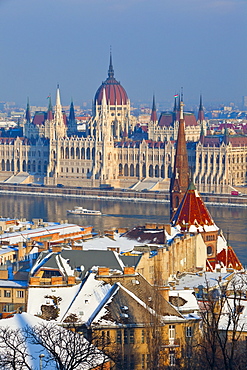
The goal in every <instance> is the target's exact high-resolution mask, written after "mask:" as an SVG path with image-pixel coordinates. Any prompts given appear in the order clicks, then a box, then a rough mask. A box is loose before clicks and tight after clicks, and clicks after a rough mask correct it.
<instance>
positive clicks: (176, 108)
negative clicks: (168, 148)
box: [173, 94, 180, 126]
mask: <svg viewBox="0 0 247 370" xmlns="http://www.w3.org/2000/svg"><path fill="white" fill-rule="evenodd" d="M179 104H180V98H179V95H178V94H175V95H174V106H173V126H174V125H175V122H176V120H177V114H178V112H179V106H180V105H179Z"/></svg>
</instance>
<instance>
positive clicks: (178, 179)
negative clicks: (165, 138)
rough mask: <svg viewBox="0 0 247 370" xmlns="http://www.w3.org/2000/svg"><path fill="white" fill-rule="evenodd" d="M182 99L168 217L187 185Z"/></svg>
mask: <svg viewBox="0 0 247 370" xmlns="http://www.w3.org/2000/svg"><path fill="white" fill-rule="evenodd" d="M183 107H184V103H183V99H181V102H180V119H179V127H178V138H177V144H176V154H175V159H174V169H173V174H172V178H171V182H170V217H171V218H172V216H173V215H174V213H175V212H176V210H177V209H178V206H179V204H180V202H181V201H182V199H183V197H184V194H185V192H186V191H187V189H188V186H189V164H188V155H187V148H186V140H185V122H184V113H183Z"/></svg>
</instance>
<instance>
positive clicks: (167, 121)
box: [158, 112, 198, 127]
mask: <svg viewBox="0 0 247 370" xmlns="http://www.w3.org/2000/svg"><path fill="white" fill-rule="evenodd" d="M184 120H185V127H187V126H197V125H198V124H197V121H196V117H195V115H194V114H193V113H190V112H184ZM176 121H179V112H177V113H176ZM173 123H174V114H173V112H161V114H160V118H159V122H158V125H159V126H161V127H164V126H166V127H169V126H173Z"/></svg>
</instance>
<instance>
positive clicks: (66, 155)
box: [65, 147, 69, 159]
mask: <svg viewBox="0 0 247 370" xmlns="http://www.w3.org/2000/svg"><path fill="white" fill-rule="evenodd" d="M65 159H69V148H68V147H66V149H65Z"/></svg>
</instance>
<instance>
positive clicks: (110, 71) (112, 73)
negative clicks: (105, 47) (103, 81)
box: [108, 51, 114, 78]
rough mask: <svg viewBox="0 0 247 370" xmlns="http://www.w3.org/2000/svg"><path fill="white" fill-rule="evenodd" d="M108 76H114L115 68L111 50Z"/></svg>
mask: <svg viewBox="0 0 247 370" xmlns="http://www.w3.org/2000/svg"><path fill="white" fill-rule="evenodd" d="M108 77H109V78H114V69H113V65H112V53H111V51H110V64H109V69H108Z"/></svg>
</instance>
